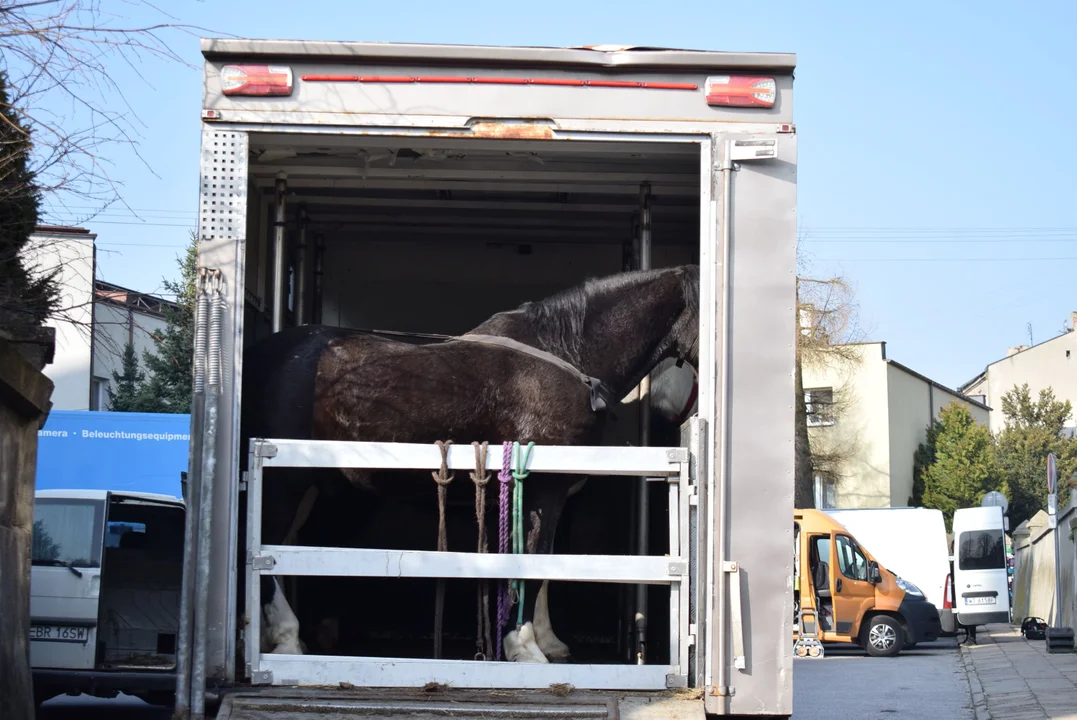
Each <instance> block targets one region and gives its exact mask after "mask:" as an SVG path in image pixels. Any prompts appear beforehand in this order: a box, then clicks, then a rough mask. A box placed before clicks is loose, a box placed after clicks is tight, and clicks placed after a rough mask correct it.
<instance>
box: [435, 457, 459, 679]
mask: <svg viewBox="0 0 1077 720" xmlns="http://www.w3.org/2000/svg"><path fill="white" fill-rule="evenodd" d="M434 444H435V445H437V446H438V450H440V451H441V468H439V469H438V470H437V471H435V472H434V473H433V476H434V482H436V483H437V484H438V552H445V551H446V550H448V549H449V535H448V532H447V531H446V530H445V494H446V492H447V491H448V489H449V483H451V482H452V480H453V477H455V474H454V473H450V472H449V446H450V445H452V440H446V441H444V442H442V441H441V440H438V441H437V442H436V443H434ZM435 587H436V590H435V595H434V658H435V659H440V658H441V644H442V636H443V634H444V633H443V629H444V622H445V578H438V579H437V582H436V586H435Z"/></svg>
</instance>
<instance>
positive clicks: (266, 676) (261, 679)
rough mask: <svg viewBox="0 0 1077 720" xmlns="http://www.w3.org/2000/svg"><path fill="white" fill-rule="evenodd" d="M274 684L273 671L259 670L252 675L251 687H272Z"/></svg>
mask: <svg viewBox="0 0 1077 720" xmlns="http://www.w3.org/2000/svg"><path fill="white" fill-rule="evenodd" d="M272 684H273V671H272V670H259V671H257V672H253V673H251V685H272Z"/></svg>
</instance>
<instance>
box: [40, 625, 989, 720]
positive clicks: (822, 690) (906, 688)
mask: <svg viewBox="0 0 1077 720" xmlns="http://www.w3.org/2000/svg"><path fill="white" fill-rule="evenodd" d="M170 717H171V710H170V709H169V708H164V707H153V706H150V705H147V704H146V703H144V702H142V701H141V700H139V699H138V698H133V697H129V696H126V695H121V696H119V697H118V698H115V699H113V700H101V699H98V698H92V697H87V696H84V695H81V696H78V697H66V696H61V697H57V698H53V699H52V700H49V701H48V702H46V703H45V704H44V705H43V706H42V708H41V713H40V714H39V715H38V718H39V720H96V719H97V718H100V719H101V720H106V719H108V720H167V719H168V718H170ZM835 717H844V718H848V719H849V720H854V719H855V720H873V719H881V720H893V719H894V718H900V719H901V720H921V719H922V720H940V718H945V719H946V720H972V718H973V717H974V715H973V712H972V710H971V708H970V703H969V686H968V681H967V680H966V679H965V671H964V669H963V668H962V667H961V664H960V660H959V659H958V655H957V644H956V642H955V641H953V640H942V641H939V642H937V643H931V644H925V645H920V646H917V647H916V648H915V649H913V650H907V651H905V652H902V653H901V654H900V655H898V656H897V657H896V658H873V657H868V656H867V655H866V654H864V652H862V651H859V650H855V649H847V648H843V647H841V646H837V647H828V648H827V654H826V657H824V658H823V659H822V660H794V661H793V718H794V720H832V719H833V718H835Z"/></svg>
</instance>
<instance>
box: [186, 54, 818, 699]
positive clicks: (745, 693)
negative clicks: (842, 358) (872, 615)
mask: <svg viewBox="0 0 1077 720" xmlns="http://www.w3.org/2000/svg"><path fill="white" fill-rule="evenodd" d="M203 53H204V55H205V57H206V69H205V90H204V97H203V108H202V113H203V138H202V164H201V167H202V170H201V177H200V212H199V264H200V266H201V267H203V268H210V269H213V270H214V271H215V272H216V273H218V277H219V278H220V287H221V292H222V298H223V301H224V306H225V308H226V309H227V311H226V312H225V313H224V315H223V318H222V328H221V334H220V337H221V351H222V352H221V357H222V376H221V382H220V385H219V387H217V388H215V389H214V392H216V393H217V395H218V397H219V403H218V404H217V405H216V408H215V411H214V414H213V421H214V423H215V426H216V431H215V432H213V433H212V434H207V435H206V445H205V448H212V454H213V456H214V457H215V463H216V470H215V476H214V483H213V491H212V496H211V500H212V503H211V510H209V511H208V512H209V513H210V515H209V527H210V529H211V532H210V535H209V538H210V543H211V547H212V550H211V551H210V552H209V553H208V568H209V586H210V587H213V588H224V589H225V591H224V592H214V593H212V594H210V595H209V596H208V597H207V598H206V604H207V635H206V637H207V645H206V649H207V654H206V666H207V679H208V680H210V681H211V682H213V683H219V684H221V685H231V684H235V683H239V684H242V683H244V682H246V678H244V677H243V669H242V664H241V663H237V661H236V659H237V652H238V648H237V638H238V636H239V634H240V632H241V631H242V627H239V626H238V624H237V618H239V616H240V614H239V613H238V612H237V608H238V607H239V605H240V604H242V602H243V601H242V600H241V598H240V597H239V596H238V594H237V576H238V574H239V573H242V572H244V571H245V569H244V568H243V567H242V565H240V564H239V562H238V561H237V558H239V557H240V556H239V549H240V547H241V546H242V544H243V540H242V538H241V537H240V536H239V531H238V523H237V515H238V512H239V498H240V489H241V488H240V482H241V478H240V476H239V457H240V454H241V453H244V452H246V448H240V447H238V444H239V408H240V404H241V402H242V399H241V398H240V396H239V387H240V385H241V380H242V371H243V347H244V345H245V343H248V342H250V341H251V339H253V338H256V337H259V336H263V335H265V334H266V333H268V332H270V328H269V323H268V322H267V318H266V310H267V308H270V307H272V304H273V300H274V292H273V287H274V284H275V281H274V276H273V267H272V266H273V262H272V255H271V249H272V243H271V236H272V226H273V220H272V216H271V214H270V210H271V207H272V205H273V203H274V192H273V187H274V186H275V184H276V183H277V181H278V178H286V183H287V187H288V188H289V192H290V193H292V196H290V199H289V203H291V202H293V201H294V202H299V203H303V204H304V206H305V207H306V208H307V210H308V212H309V214H310V217H311V223H312V224H311V232H312V233H317V234H318V235H319V236H321V237H323V238H324V243H325V252H326V256H327V257H329V256H330V255H332V257H334V258H336V260H334V261H332V262H327V263H326V271H325V275H324V282H325V285H324V292H325V302H324V307H323V308H322V309H323V310H324V312H325V317H324V318H323V322H329V323H330V324H342V325H351V326H357V325H358V326H367V327H372V326H378V325H375V323H385V324H384V325H381V327H389V326H394V327H398V326H400V325H401V324H402V323H404V322H407V321H408V320H409V318H410V319H411V320H412V321H413V320H414V317H415V316H416V312H417V309H418V308H423V307H426V308H430V309H431V313H432V315H431V317H432V319H431V325H433V327H422V328H421V327H414V328H406V329H409V330H420V331H438V332H460V331H461V330H463V329H466V327H467V325H466V322H467V321H470V319H471V317H469V313H470V314H471V315H473V316H475V317H480V318H481V317H482V313H484V312H488V311H487V310H486V308H487V306H488V305H487V304H484V303H488V302H489V295H490V294H491V293H489V292H487V293H486V294H485V296H482V295H480V294H475V295H474V296H471V295H468V292H467V288H468V287H469V286H470V285H471V284H472V282H471V281H474V283H481V282H482V281H483V280H485V281H486V282H489V283H491V284H492V286H493V287H494V288H496V289H497V290H499V291H504V292H505V293H506V298H512V297H513V296H512V294H511V293H512V292H513V291H514V290H513V288H515V292H522V291H520V290H519V288H520V287H521V286H519V285H516V284H514V282H512V281H506V280H505V278H506V277H512V278H521V277H523V276H524V274H521V273H520V272H514V269H515V268H521V267H523V268H526V269H528V270H530V269H534V270H535V274H534V275H529V274H528V275H526V277H527V279H526V280H523V281H522V283H523V287H526V288H527V289H528V290H527V293H526V296H527V297H533V296H534V295H535V294H537V293H539V292H544V291H545V289H546V288H548V289H551V290H552V289H556V288H558V287H563V286H564V285H565V284H566V283H568V282H570V281H572V280H575V279H582V277H586V276H587V275H588V274H592V273H594V274H598V273H613V272H617V271H618V270H620V269H621V267H620V266H621V255H622V246H623V245H624V243H625V236H626V235H627V233H626V232H624V231H618V230H617V229H616V227H617V224H618V223H623V218H625V216H626V214H627V215H631V214H633V213H634V212H636V210H635V208H636V203H637V198H638V197H639V193H640V187H641V185H647V186H648V187H649V188H650V192H652V193H653V195H654V198H655V202H654V210H653V211H654V214H655V223H656V225H655V227H656V230H655V233H656V242H655V258H656V260H658V261H661V258H663V257H664V258H665V261H666V262H684V261H685V260H684V259H683V257H686V256H685V255H684V253H685V252H687V253H688V255H687V257H689V258H693V259H694V258H695V257H698V263H699V266H700V275H701V279H700V317H701V319H700V359H701V362H700V372H699V417H698V421H696V425H695V426H694V428H695V429H694V430H692V431H691V432H689V434H690V435H691V434H692V432H694V437H695V443H696V445H697V447H696V449H693V450H692V452H691V466H692V478H693V481H692V484H693V486H694V489H693V492H694V493H695V496H694V497H695V499H692V500H690V499H689V498H684V501H685V504H686V507H687V506H688V505H689V504H691V507H693V508H695V510H692V511H691V518H692V521H691V522H692V526H691V528H684V530H683V532H684V535H685V537H688V536H689V534H690V535H691V541H690V543H689V544H690V548H688V550H689V551H690V554H691V555H692V557H694V558H695V560H694V562H693V570H692V581H693V588H694V592H693V593H692V599H691V605H692V618H693V621H692V625H691V629H690V631H689V633H688V635H689V636H688V637H684V638H683V639H682V640H683V643H684V644H685V646H691V648H692V655H691V656H692V658H697V659H695V660H693V661H690V664H689V668H691V669H692V673H691V675H692V677H691V679H690V680H689V682H690V684H692V685H694V686H696V687H697V688H698V691H699V694H700V695H702V696H703V698H704V702H703V704H704V705H705V707H706V710H707V711H709V712H713V713H720V714H764V715H788V714H790V713H791V712H792V692H791V688H792V653H791V645H790V642H789V638H790V634H791V632H790V631H791V616H792V595H791V578H792V567H791V559H790V557H789V553H788V547H789V542H790V540H791V539H792V532H791V529H790V528H789V524H788V517H789V513H790V511H791V510H792V477H793V460H792V458H793V454H792V442H793V357H794V332H795V327H794V317H795V304H796V286H795V269H796V160H797V147H796V135H795V129H794V127H793V125H792V70H793V65H794V58H793V56H791V55H767V54H752V53H749V54H737V53H711V52H706V53H697V52H687V51H654V50H619V51H609V52H607V51H602V50H581V49H537V48H509V49H504V48H466V47H465V48H460V47H453V46H417V45H415V46H409V45H404V46H391V45H381V44H368V43H291V42H285V41H256V40H204V41H203ZM245 63H251V64H258V63H261V64H270V65H274V66H276V65H282V66H287V67H288V68H289V69H290V72H291V76H292V83H293V89H292V91H291V93H290V95H288V96H286V97H237V96H227V95H224V94H223V92H222V87H221V80H220V77H221V71H222V68H224V67H225V66H227V65H234V64H245ZM722 74H742V75H765V76H767V77H773V78H774V80H775V88H776V89H775V95H776V101H775V103H774V106H773V107H767V108H763V107H741V108H731V107H715V106H711V105H708V103H707V101H706V90H705V88H706V83H707V78H708V77H711V76H716V75H722ZM327 76H332V77H334V78H336V79H334V80H326V79H325V78H326V77H327ZM431 77H433V78H436V81H434V82H429V81H428V80H429V78H431ZM352 78H354V80H353V79H352ZM400 78H408V80H407V81H402V80H401V79H400ZM424 78H425V79H426V80H424ZM387 79H388V80H387ZM478 79H485V80H484V81H482V82H480V81H478ZM536 80H538V81H541V82H538V83H536V82H534V81H536ZM518 81H527V82H518ZM595 81H598V82H607V83H608V82H611V81H612V82H618V83H622V85H623V86H617V87H607V86H595V85H591V84H587V83H593V82H595ZM580 83H582V84H580ZM669 86H676V87H673V88H671V87H669ZM688 86H691V87H690V88H689V87H688ZM404 150H406V151H407V152H404ZM394 207H396V208H400V209H401V210H400V212H401V213H402V215H406V216H407V217H403V218H401V217H396V218H393V217H390V218H381V219H378V218H376V217H371V216H372V215H376V214H378V213H382V214H384V213H385V209H386V208H394ZM499 208H505V212H508V209H510V208H511V209H512V212H514V213H518V215H515V216H514V217H517V218H519V219H518V220H516V221H514V222H518V223H519V225H518V226H516V227H514V228H513V229H512V230H511V231H507V230H504V229H503V228H500V227H494V228H493V229H492V230H489V231H486V230H484V228H483V225H484V224H493V221H494V219H496V218H497V217H498V212H500V210H499ZM465 211H466V212H465ZM487 211H489V212H487ZM564 212H569V213H573V215H572V216H571V218H572V219H571V221H570V222H566V223H565V225H564V226H560V225H558V224H557V223H556V221H555V218H557V217H559V215H558V213H564ZM584 214H588V215H587V217H593V218H595V220H594V224H593V225H588V224H586V223H584V222H579V218H582V217H583V216H584ZM465 216H466V217H465ZM665 216H668V217H669V221H668V223H666V224H665V225H664V226H663V222H665V221H663V219H662V218H663V217H665ZM415 218H418V220H419V221H423V220H425V221H426V222H427V226H426V227H427V228H428V229H421V228H420V229H417V228H416V227H415V226H414V225H411V224H410V223H411V222H412V221H413V220H415ZM484 219H485V220H484ZM584 219H586V218H584ZM454 222H460V223H464V228H465V229H464V230H463V231H462V233H457V234H456V235H454V234H453V232H452V228H453V224H454ZM404 226H406V227H404ZM532 226H533V227H534V228H535V229H533V230H529V229H528V228H529V227H532ZM357 228H358V229H357ZM550 228H553V229H550ZM658 228H662V230H661V231H660V230H659V229H658ZM528 233H531V234H528ZM544 233H545V234H544ZM460 235H464V236H466V237H460ZM427 236H429V238H428V237H427ZM487 236H489V237H487ZM449 240H451V241H452V243H454V244H452V245H445V243H447V242H449ZM435 241H440V242H441V243H442V245H443V246H444V247H451V249H447V250H438V249H437V243H436V242H435ZM484 241H485V242H484ZM503 242H509V243H511V244H512V245H513V246H520V247H522V245H521V243H532V242H533V243H534V247H535V248H542V249H543V250H542V253H538V252H536V253H534V255H533V256H532V255H528V254H526V253H523V252H521V253H517V255H516V256H513V255H508V256H507V257H500V256H499V258H498V260H497V265H496V267H495V266H493V265H491V264H490V261H488V260H484V259H483V258H485V257H487V256H486V255H482V254H481V253H487V252H489V251H490V250H491V249H492V246H493V249H496V246H497V244H498V243H503ZM424 243H425V244H424ZM664 243H665V244H664ZM667 245H668V246H667ZM528 247H530V245H528ZM394 248H396V249H394ZM420 250H421V251H422V252H424V253H427V252H429V253H431V256H430V257H432V258H439V257H440V258H441V262H438V261H436V260H435V262H432V263H418V264H415V263H408V262H407V259H408V257H409V253H410V257H415V252H419V251H420ZM480 251H481V252H480ZM529 252H530V251H529ZM333 253H336V254H335V255H333ZM363 253H366V254H365V255H364V254H363ZM394 253H395V255H394ZM438 253H441V255H438ZM547 253H548V254H549V259H548V260H542V259H539V258H540V255H543V254H547ZM532 257H534V258H535V259H534V260H532V259H531V258H532ZM364 258H372V259H371V260H370V261H369V262H366V261H365V260H364ZM424 267H425V268H426V269H424ZM430 267H437V268H439V269H440V271H441V273H440V275H439V276H437V277H434V278H429V277H426V278H424V272H429V268H430ZM446 278H451V280H446ZM424 279H425V280H434V281H437V280H440V281H442V282H452V283H454V284H453V285H452V294H453V296H456V295H460V297H461V300H460V301H459V305H458V307H459V308H461V309H460V310H459V311H458V312H456V313H443V316H442V315H438V313H439V312H443V310H442V308H440V307H439V306H438V304H437V300H438V298H439V297H446V296H447V295H446V290H445V288H443V289H441V291H440V294H438V293H437V292H430V291H428V290H423V289H421V288H422V286H423V285H424ZM379 283H380V284H379ZM394 283H395V285H396V286H397V287H399V285H400V284H401V283H410V284H409V287H411V286H412V285H413V286H415V287H416V288H418V289H415V290H414V292H415V293H417V295H416V297H417V298H419V299H417V300H415V301H414V302H415V308H413V309H412V310H408V311H403V310H401V311H399V312H398V314H397V315H396V316H392V315H387V314H386V312H388V311H378V310H376V309H374V307H373V304H372V303H371V302H370V301H371V299H372V298H375V297H378V296H379V295H381V296H384V295H385V294H386V293H391V292H393V286H394ZM349 293H350V295H349ZM424 293H425V294H424ZM494 294H496V292H495V293H494ZM469 298H471V299H470V300H469ZM469 302H470V303H471V305H469V304H468V303H469ZM454 323H457V324H458V325H463V327H459V326H458V325H453V324H454ZM206 417H207V419H208V418H209V415H207V416H206ZM198 422H199V421H198V420H197V419H195V420H193V424H194V426H195V429H194V430H193V431H192V437H194V434H195V432H196V431H197V430H198V428H197V425H198ZM685 442H689V441H687V440H686V441H685ZM205 454H206V450H205V449H199V450H198V451H196V452H195V453H194V455H195V457H194V458H193V459H192V466H191V474H192V488H193V487H195V486H196V484H197V483H198V482H199V479H198V477H196V476H197V475H198V474H199V473H200V471H201V469H202V467H203V462H202V460H203V459H204V457H205ZM671 497H672V496H671ZM685 517H688V515H686V516H685ZM697 653H698V654H697ZM311 659H313V658H311ZM699 660H702V662H701V663H700V662H699ZM700 665H702V667H700ZM237 667H238V671H237ZM689 668H681V672H682V674H684V675H686V676H687V675H689V672H688V670H689ZM483 672H485V671H483ZM581 672H583V671H582V670H581ZM696 702H698V698H697V700H696Z"/></svg>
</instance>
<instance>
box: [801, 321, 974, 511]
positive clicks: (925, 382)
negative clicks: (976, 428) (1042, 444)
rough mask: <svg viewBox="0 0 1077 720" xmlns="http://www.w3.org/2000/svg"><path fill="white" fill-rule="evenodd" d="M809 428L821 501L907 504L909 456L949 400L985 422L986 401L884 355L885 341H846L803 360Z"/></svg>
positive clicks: (842, 505) (841, 504)
mask: <svg viewBox="0 0 1077 720" xmlns="http://www.w3.org/2000/svg"><path fill="white" fill-rule="evenodd" d="M803 373H804V394H805V404H806V406H807V409H808V434H809V437H810V439H811V448H812V455H813V458H814V460H815V463H816V477H815V503H816V507H819V508H867V507H900V506H906V505H909V504H910V501H911V498H912V485H913V458H914V455H915V453H916V450H917V448H918V447H919V445H920V443H922V442H924V440H925V439H926V437H927V429H928V426H929V425H930V424H931V423H932V422H933V421H934V420H935V419H936V418H938V416H939V413H940V412H941V411H942V409H943V408H944V407H946V406H948V405H949V404H950V403H952V402H958V403H961V404H963V405H965V406H966V407H967V408H968V409H969V411H970V412H971V413H972V416H973V418H974V419H975V420H976V421H977V422H980V423H982V424H985V425H986V424H987V423H988V417H989V414H990V412H991V408H990V407H988V406H987V405H986V404H985V403H983V402H980V401H978V400H975V399H973V398H970V397H967V396H966V395H964V394H962V393H960V392H957V391H956V390H951V389H950V388H947V387H945V386H944V385H941V384H940V383H937V382H935V381H934V380H931V379H930V378H927V377H925V376H923V375H921V374H920V373H918V372H916V371H914V370H912V369H910V368H908V367H906V366H904V365H902V364H901V363H898V362H895V361H894V360H890V359H888V358H887V357H886V343H884V342H871V343H861V344H856V345H843V346H841V347H840V348H837V349H836V350H835V351H834V352H830V353H826V354H825V356H824V358H823V359H822V360H821V361H819V362H813V363H806V364H805V365H804V368H803Z"/></svg>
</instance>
